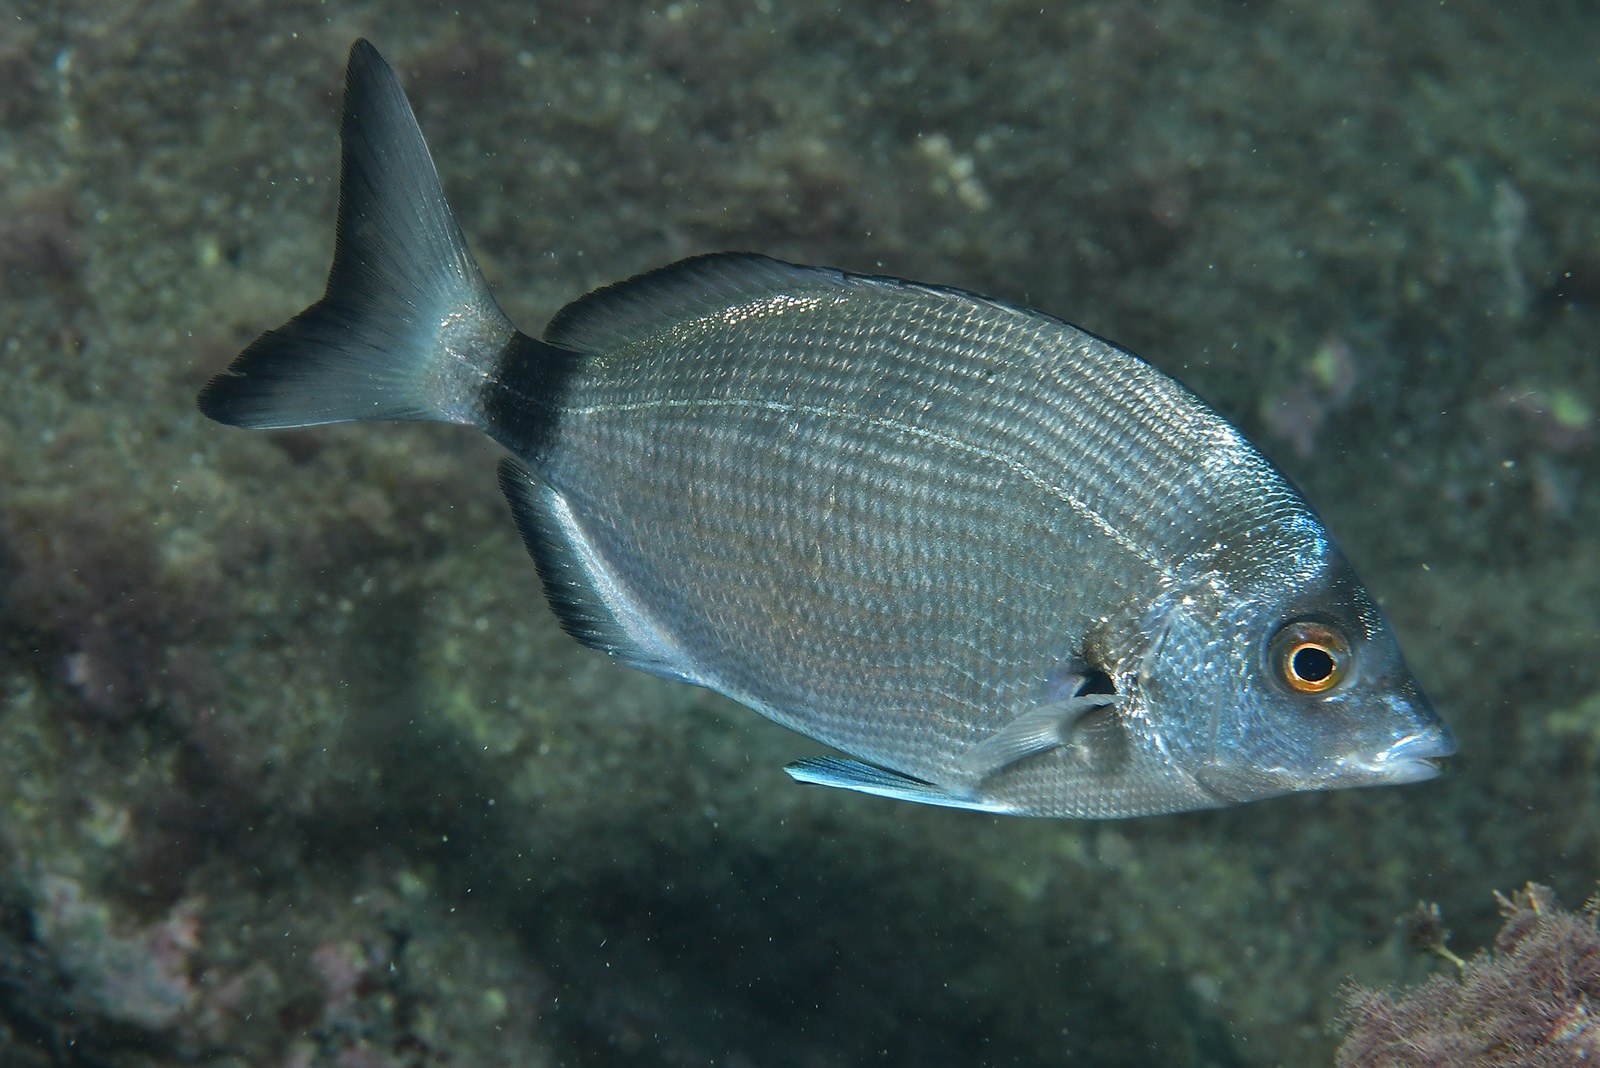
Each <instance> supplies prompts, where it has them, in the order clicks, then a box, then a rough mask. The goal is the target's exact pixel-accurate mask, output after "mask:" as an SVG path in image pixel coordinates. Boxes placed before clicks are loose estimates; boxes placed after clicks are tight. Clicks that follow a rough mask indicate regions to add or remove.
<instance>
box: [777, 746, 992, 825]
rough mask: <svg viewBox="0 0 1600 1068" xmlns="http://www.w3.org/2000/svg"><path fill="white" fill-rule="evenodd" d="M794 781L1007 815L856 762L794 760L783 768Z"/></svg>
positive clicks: (975, 800)
mask: <svg viewBox="0 0 1600 1068" xmlns="http://www.w3.org/2000/svg"><path fill="white" fill-rule="evenodd" d="M783 770H784V771H787V772H788V773H789V776H790V778H792V779H794V781H795V782H807V783H813V784H815V785H817V786H836V787H838V788H839V789H841V790H855V791H857V792H859V793H863V794H872V795H874V796H876V797H892V798H894V799H895V800H896V801H914V802H916V803H917V804H921V805H938V806H939V807H941V808H966V809H972V810H973V811H975V812H1010V811H1011V808H1010V806H1007V805H998V804H995V803H993V802H989V801H983V800H980V799H978V798H975V797H967V796H962V795H959V794H953V793H950V792H949V791H947V790H944V789H942V788H941V787H938V786H935V785H934V784H933V783H930V782H923V781H922V780H921V779H913V778H912V777H911V776H909V775H901V774H900V773H899V772H897V771H890V770H889V769H888V768H880V767H877V766H876V765H873V764H863V763H861V762H860V761H858V760H845V759H842V758H840V757H814V758H812V759H809V760H797V761H795V762H794V763H793V764H790V765H788V766H787V767H785V768H784V769H783Z"/></svg>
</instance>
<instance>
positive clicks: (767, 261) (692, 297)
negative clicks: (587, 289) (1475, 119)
mask: <svg viewBox="0 0 1600 1068" xmlns="http://www.w3.org/2000/svg"><path fill="white" fill-rule="evenodd" d="M865 281H868V280H867V279H864V278H861V277H860V276H858V275H848V274H845V273H844V272H842V271H834V270H829V269H827V268H822V267H801V266H798V265H796V264H793V263H785V262H783V261H782V260H775V259H771V258H769V257H767V256H759V255H757V254H755V253H753V252H714V253H711V254H710V255H706V256H694V257H692V258H690V259H687V260H679V261H678V262H677V263H672V264H668V265H667V266H665V267H660V268H657V269H656V270H654V271H647V272H645V273H644V274H639V275H634V276H633V277H632V278H629V279H625V280H624V281H621V282H617V283H615V284H613V285H609V286H604V287H602V288H600V289H597V290H595V291H594V292H593V293H589V294H587V295H586V296H582V297H579V298H578V299H577V300H575V301H573V302H572V303H571V304H568V305H567V306H566V307H565V308H562V309H561V310H560V311H559V312H557V313H556V317H555V318H554V319H552V320H550V325H549V326H547V327H546V328H545V331H544V340H545V341H546V342H548V343H550V344H552V345H560V346H561V347H562V348H568V349H575V350H577V351H579V352H610V351H613V350H615V349H618V348H621V347H622V346H624V345H627V344H629V343H631V342H635V341H640V340H643V339H644V338H647V337H649V336H651V335H652V334H655V333H657V332H659V331H660V330H661V329H662V328H664V327H666V326H669V325H671V324H672V323H677V322H682V321H684V320H686V319H694V318H697V317H699V316H702V315H710V314H712V313H715V312H720V311H724V310H726V309H727V308H730V307H733V306H735V305H738V304H744V303H748V302H750V301H753V300H760V299H762V298H764V297H771V296H775V295H777V294H780V293H788V294H800V293H816V292H821V291H827V290H839V289H844V288H848V287H850V286H851V285H853V284H857V283H860V282H865Z"/></svg>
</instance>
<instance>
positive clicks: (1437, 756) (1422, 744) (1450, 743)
mask: <svg viewBox="0 0 1600 1068" xmlns="http://www.w3.org/2000/svg"><path fill="white" fill-rule="evenodd" d="M1455 751H1456V740H1455V738H1454V737H1452V736H1451V734H1450V731H1449V729H1448V728H1447V727H1445V726H1444V724H1442V723H1435V724H1430V725H1428V726H1426V727H1423V728H1422V729H1421V730H1417V731H1413V732H1412V733H1410V734H1407V735H1405V736H1404V737H1402V738H1400V739H1398V740H1397V741H1395V742H1393V743H1391V744H1389V745H1387V746H1385V747H1384V748H1382V749H1379V750H1377V751H1375V752H1370V753H1363V754H1358V755H1355V756H1349V757H1346V758H1344V760H1342V761H1340V763H1341V764H1342V765H1343V766H1344V767H1345V768H1354V769H1357V770H1359V771H1360V772H1361V773H1362V774H1363V775H1365V776H1370V777H1371V779H1372V782H1373V784H1374V785H1377V784H1380V783H1381V784H1391V783H1392V784H1399V783H1408V782H1424V781H1426V780H1428V779H1432V778H1435V777H1436V776H1437V775H1438V774H1439V773H1440V772H1441V771H1443V770H1444V766H1443V764H1442V763H1440V762H1441V761H1442V760H1443V759H1444V758H1445V757H1447V756H1450V755H1452V754H1453V753H1455Z"/></svg>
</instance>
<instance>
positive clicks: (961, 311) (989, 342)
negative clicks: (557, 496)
mask: <svg viewBox="0 0 1600 1068" xmlns="http://www.w3.org/2000/svg"><path fill="white" fill-rule="evenodd" d="M880 288H884V287H876V286H862V287H859V291H857V292H852V293H850V295H848V296H846V297H844V298H841V299H835V300H831V301H828V302H826V303H818V304H816V305H810V306H807V307H805V308H804V310H801V309H798V308H788V309H785V310H784V312H783V313H781V314H777V315H757V314H751V315H747V316H741V317H738V318H737V319H735V320H734V321H733V322H732V323H730V322H729V321H728V320H727V319H725V318H722V317H708V318H707V319H705V320H702V321H701V322H700V323H698V324H694V326H695V327H696V328H693V329H691V328H690V324H674V327H673V328H672V329H671V330H668V331H665V332H664V333H665V335H666V336H665V337H663V338H659V339H658V338H648V339H645V340H642V341H640V342H638V343H637V344H636V351H629V350H623V351H621V352H618V353H617V354H615V355H614V356H613V357H612V358H608V359H607V360H605V361H604V364H603V367H602V368H601V369H600V370H599V371H596V372H594V373H592V374H590V373H581V374H580V376H579V380H578V382H577V383H575V384H574V386H573V388H572V391H571V393H570V394H569V397H568V402H567V403H568V407H567V408H565V409H564V411H563V418H562V423H561V426H562V430H561V435H562V439H561V440H562V444H561V448H560V449H559V450H558V452H557V459H556V461H555V462H554V463H553V464H552V465H551V466H550V467H549V468H548V469H545V470H541V472H540V473H541V474H543V475H544V476H545V477H546V478H547V479H548V480H549V481H550V482H551V484H552V485H554V486H556V487H557V488H558V489H560V490H561V491H562V492H563V493H564V494H565V495H567V496H568V497H569V499H571V500H572V501H573V502H574V505H575V509H576V511H577V512H578V513H579V514H581V515H585V516H595V517H601V516H621V515H626V516H627V520H628V525H627V528H626V530H625V531H624V532H616V531H607V532H606V533H604V534H599V535H597V536H599V537H602V538H605V539H606V541H605V550H604V555H606V556H607V557H608V558H610V559H615V560H625V561H627V565H626V567H627V569H628V570H627V572H626V575H625V578H626V580H627V581H628V582H629V583H630V585H632V586H633V588H634V589H635V591H636V592H637V594H638V596H639V600H640V601H641V602H642V603H648V604H652V605H659V606H662V609H663V610H664V612H665V614H666V615H667V616H669V617H671V618H673V619H676V620H683V621H689V622H687V623H684V624H679V625H678V627H677V631H678V634H679V637H680V639H682V640H683V641H684V642H685V643H686V644H687V645H688V647H689V648H688V650H687V652H688V657H689V659H691V660H692V661H693V662H694V663H696V664H697V665H699V666H700V667H701V669H702V670H703V671H704V672H705V675H704V677H703V679H702V680H701V681H705V682H708V683H710V684H712V685H713V686H714V687H715V688H718V689H722V690H724V691H730V690H731V691H734V692H737V694H738V695H739V696H740V698H741V699H744V700H747V701H753V702H755V703H758V704H760V705H761V706H763V707H765V708H770V709H774V710H779V712H778V715H777V717H776V718H780V719H783V720H787V719H790V718H796V717H800V718H803V719H804V721H805V723H806V725H807V729H808V733H812V734H813V735H814V736H816V737H819V738H821V739H822V740H824V741H827V742H829V743H831V744H834V745H837V746H839V747H841V748H844V749H847V750H849V751H851V752H855V753H858V754H861V755H865V756H867V757H868V758H869V759H873V760H876V761H880V762H884V763H888V764H891V765H893V766H895V767H897V768H901V769H903V770H907V771H910V772H911V773H913V774H917V775H920V776H924V777H940V776H948V775H949V774H951V773H952V771H953V758H952V757H951V755H950V754H951V753H952V752H953V751H955V749H956V744H957V743H963V744H965V743H969V742H970V741H971V740H972V739H973V738H975V737H978V736H981V735H982V734H984V733H986V732H987V731H989V730H991V729H993V727H994V726H996V725H998V724H1002V723H1004V722H1007V721H1009V720H1011V719H1013V718H1015V716H1016V715H1017V714H1018V710H1019V706H1020V704H1021V703H1023V702H1026V701H1029V700H1031V699H1032V697H1033V694H1032V692H1031V691H1032V690H1034V689H1036V688H1038V687H1042V686H1043V685H1044V682H1045V680H1046V678H1047V677H1048V675H1049V673H1050V671H1051V670H1052V669H1053V668H1054V667H1055V666H1056V665H1057V664H1058V663H1059V662H1060V661H1061V659H1062V658H1063V655H1064V652H1065V651H1066V650H1070V649H1075V648H1080V647H1081V646H1082V644H1083V637H1084V633H1085V632H1086V630H1087V629H1088V628H1089V626H1090V625H1092V624H1093V623H1095V622H1098V621H1099V620H1100V619H1101V618H1102V617H1105V616H1107V615H1111V614H1115V613H1116V612H1117V611H1118V610H1119V609H1120V607H1121V605H1123V604H1124V603H1125V602H1126V591H1127V590H1128V589H1129V588H1130V587H1131V586H1135V585H1148V584H1150V583H1151V582H1152V581H1160V580H1161V579H1162V577H1163V576H1162V575H1161V573H1160V571H1159V570H1158V569H1157V568H1156V567H1155V566H1154V563H1153V561H1154V559H1155V554H1156V552H1157V551H1159V550H1161V549H1162V548H1164V546H1163V543H1165V545H1166V546H1170V545H1172V544H1175V543H1176V542H1177V540H1178V538H1179V537H1180V536H1181V535H1179V534H1177V533H1176V532H1174V531H1171V530H1169V529H1167V526H1166V524H1164V523H1163V522H1162V517H1163V516H1171V517H1172V522H1173V523H1175V524H1176V525H1178V526H1179V527H1184V526H1192V525H1193V524H1192V521H1191V519H1190V516H1189V514H1188V512H1189V509H1187V508H1185V507H1183V505H1182V500H1181V498H1177V499H1175V498H1173V497H1172V496H1171V495H1170V493H1169V492H1168V491H1166V490H1165V489H1164V488H1163V487H1162V486H1153V488H1152V489H1151V491H1150V495H1149V496H1150V499H1149V504H1150V507H1148V508H1147V509H1145V510H1143V511H1141V512H1140V513H1139V516H1140V520H1141V523H1140V525H1139V526H1134V525H1133V524H1131V523H1129V524H1125V526H1124V528H1123V529H1121V530H1118V529H1117V528H1116V527H1114V526H1113V525H1112V523H1113V520H1114V518H1115V517H1113V519H1106V518H1104V517H1103V516H1101V515H1098V514H1096V511H1095V509H1096V506H1097V505H1098V506H1099V507H1100V508H1101V509H1106V510H1109V508H1108V504H1109V502H1105V501H1098V500H1095V499H1094V498H1093V497H1092V496H1089V498H1088V499H1087V500H1083V499H1076V497H1077V495H1074V494H1072V493H1070V492H1068V491H1065V490H1064V489H1062V488H1061V487H1064V486H1077V485H1090V484H1093V483H1095V482H1097V481H1101V482H1103V481H1107V480H1110V479H1111V478H1112V477H1113V474H1112V465H1114V464H1116V463H1118V462H1119V461H1120V463H1121V465H1122V466H1123V467H1124V468H1125V469H1127V468H1136V469H1141V470H1146V471H1155V470H1156V469H1157V468H1158V464H1159V467H1160V468H1162V469H1164V471H1171V472H1174V476H1173V478H1174V480H1176V479H1177V478H1180V477H1181V474H1179V473H1178V472H1180V471H1181V469H1179V468H1176V467H1175V466H1174V464H1173V462H1172V461H1171V460H1170V459H1169V460H1167V461H1165V462H1160V461H1161V458H1160V457H1155V456H1151V455H1150V451H1151V450H1149V449H1148V448H1146V449H1144V450H1139V449H1138V448H1137V444H1138V438H1137V436H1136V435H1134V434H1132V433H1127V432H1124V433H1123V434H1122V435H1121V436H1120V437H1119V438H1118V439H1117V441H1116V444H1117V445H1118V446H1119V447H1118V448H1111V447H1109V443H1107V447H1103V448H1100V449H1096V448H1095V447H1094V435H1085V434H1083V433H1080V432H1078V431H1076V430H1075V429H1074V428H1075V427H1077V426H1079V425H1081V424H1080V422H1079V421H1076V420H1074V421H1066V420H1061V419H1060V418H1059V413H1061V412H1063V411H1070V410H1073V409H1074V408H1075V407H1076V406H1077V404H1076V402H1077V400H1078V399H1079V398H1081V397H1085V396H1089V397H1094V398H1095V401H1097V402H1098V403H1099V404H1100V405H1105V406H1109V405H1108V402H1107V401H1106V400H1104V399H1101V398H1099V397H1095V394H1097V393H1100V394H1105V393H1109V392H1110V391H1111V390H1114V389H1117V388H1119V387H1124V388H1125V387H1126V384H1127V383H1128V382H1129V381H1130V380H1134V379H1136V377H1137V374H1138V371H1139V368H1137V367H1135V368H1131V369H1123V368H1121V367H1117V366H1115V364H1116V363H1118V362H1127V358H1126V357H1121V356H1119V355H1118V354H1116V353H1114V352H1111V351H1109V350H1106V351H1103V352H1100V353H1098V355H1099V356H1100V357H1101V359H1099V360H1098V361H1093V360H1092V356H1093V355H1096V354H1095V352H1094V349H1095V348H1096V347H1099V348H1101V349H1105V347H1104V346H1100V345H1098V343H1097V342H1094V341H1093V340H1092V339H1089V338H1086V337H1085V336H1084V335H1081V334H1079V333H1078V332H1076V331H1073V330H1071V328H1068V327H1065V326H1064V325H1061V324H1056V323H1053V322H1050V321H1048V320H1042V321H1038V322H1035V323H1032V324H1021V325H1019V324H1018V323H1017V322H1016V321H1015V320H1016V319H1017V316H1016V315H1015V313H1011V312H1009V311H1006V310H1001V309H995V310H993V311H990V310H989V309H985V308H983V307H981V306H980V305H978V304H977V303H976V302H970V301H969V300H968V299H967V298H964V297H958V296H951V295H948V294H935V293H924V292H922V291H919V290H916V289H913V288H911V287H886V288H887V289H888V292H886V293H880V292H879V289H880ZM907 298H909V299H907ZM985 313H987V314H985ZM1074 345H1076V346H1078V348H1079V349H1080V351H1081V352H1082V354H1083V355H1082V357H1081V358H1080V360H1079V361H1077V363H1078V367H1079V368H1081V370H1080V371H1079V373H1078V374H1077V375H1076V376H1074V377H1067V376H1065V375H1061V374H1057V375H1045V374H1041V373H1040V371H1039V369H1040V367H1041V366H1042V365H1043V362H1044V360H1045V359H1046V358H1048V357H1049V356H1050V355H1053V354H1054V353H1057V352H1060V351H1062V350H1064V349H1071V348H1072V347H1074ZM814 351H822V352H828V353H830V354H832V358H831V359H830V361H829V363H828V364H826V365H824V366H821V367H815V368H813V367H811V366H809V365H808V361H807V360H805V358H804V356H805V354H806V353H809V352H814ZM972 351H980V352H982V353H983V354H984V356H983V359H982V361H981V362H980V361H973V360H971V359H970V358H968V357H967V354H968V353H970V352H972ZM975 362H977V363H978V366H980V367H987V368H990V369H991V370H989V371H987V372H985V373H974V370H973V364H974V363H975ZM1107 364H1111V365H1112V366H1109V367H1108V366H1106V365H1107ZM1130 370H1131V372H1132V373H1130ZM1097 371H1098V372H1100V373H1099V374H1096V373H1095V372H1097ZM908 383H915V384H917V388H915V389H908V388H905V386H906V384H908ZM886 385H887V386H889V387H890V388H883V387H884V386H886ZM1176 399H1177V400H1178V401H1179V403H1182V402H1183V401H1184V400H1185V399H1186V398H1184V397H1183V396H1182V395H1181V394H1177V395H1176ZM729 413H736V415H737V418H735V419H733V420H730V419H729ZM1044 417H1047V418H1049V419H1050V420H1051V422H1053V423H1056V424H1058V425H1057V426H1055V427H1054V428H1053V429H1054V433H1053V434H1050V435H1048V436H1046V435H1041V434H1038V433H1035V432H1034V431H1033V428H1034V427H1036V426H1038V425H1039V424H1040V422H1041V418H1044ZM1148 418H1149V419H1151V420H1152V421H1153V420H1154V419H1155V418H1157V416H1156V415H1155V414H1154V413H1151V414H1150V415H1149V416H1148ZM1086 436H1087V437H1089V439H1090V440H1089V442H1088V443H1087V444H1086V443H1085V441H1084V440H1083V439H1084V438H1085V437H1086ZM1128 443H1133V444H1132V445H1129V444H1128ZM1119 453H1120V454H1121V455H1119ZM1141 453H1142V454H1141ZM752 456H764V457H766V458H767V459H766V461H765V462H763V463H762V464H761V465H760V466H759V467H752V465H751V463H750V458H751V457H752ZM1108 456H1109V457H1110V459H1109V460H1108ZM1040 471H1052V472H1055V479H1054V481H1051V480H1046V479H1044V478H1043V477H1041V476H1040V475H1039V474H1038V472H1040ZM663 480H664V481H665V482H666V483H668V484H670V485H681V486H691V487H693V491H692V493H690V494H688V495H687V496H680V495H677V494H662V493H660V492H658V491H657V487H658V486H659V485H660V483H661V482H662V481H663ZM1150 481H1151V482H1152V483H1154V482H1155V478H1154V477H1152V478H1151V480H1150ZM601 488H604V490H605V492H604V493H603V494H602V493H601V492H600V490H601ZM1180 492H1181V491H1180ZM1175 505H1176V507H1175ZM1196 536H1198V532H1193V533H1190V534H1189V535H1188V537H1187V539H1186V540H1189V541H1192V540H1193V539H1194V537H1196ZM1141 537H1142V538H1143V541H1144V544H1140V539H1141ZM647 545H648V546H654V547H656V548H655V551H652V552H649V553H644V552H642V551H641V546H647ZM1169 555H1170V554H1169ZM1086 559H1094V560H1099V561H1101V566H1099V567H1097V568H1096V569H1095V571H1094V573H1093V574H1092V575H1086V574H1084V573H1083V568H1082V566H1081V564H1078V562H1079V561H1082V560H1086ZM1075 565H1077V566H1075ZM1040 590H1049V591H1052V593H1053V596H1050V597H1046V598H1041V597H1039V596H1038V593H1039V591H1040ZM706 596H709V597H710V600H709V602H706V601H705V600H704V599H703V598H704V597H706ZM691 599H692V600H693V601H695V602H697V603H698V604H699V605H703V606H704V607H702V608H699V609H697V604H696V603H690V601H691ZM974 606H982V607H981V609H979V610H978V611H974V610H973V609H974ZM691 627H692V628H693V629H690V628H691ZM875 635H877V636H881V637H877V638H874V637H873V636H875ZM841 639H845V640H843V641H841ZM907 668H910V669H912V670H910V671H908V670H906V669H907ZM891 708H900V709H905V710H907V712H908V714H906V715H902V716H898V717H894V716H891V717H890V718H889V721H888V722H887V723H883V724H880V723H879V722H878V719H877V717H876V716H873V717H867V718H865V719H864V717H863V715H862V713H863V710H864V709H873V710H882V711H884V712H885V713H887V712H888V711H889V709H891ZM783 710H788V711H783ZM929 754H939V757H938V759H937V760H934V759H929Z"/></svg>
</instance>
